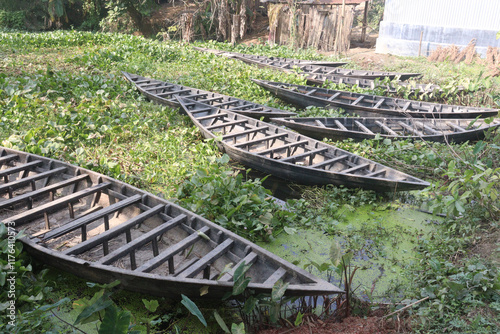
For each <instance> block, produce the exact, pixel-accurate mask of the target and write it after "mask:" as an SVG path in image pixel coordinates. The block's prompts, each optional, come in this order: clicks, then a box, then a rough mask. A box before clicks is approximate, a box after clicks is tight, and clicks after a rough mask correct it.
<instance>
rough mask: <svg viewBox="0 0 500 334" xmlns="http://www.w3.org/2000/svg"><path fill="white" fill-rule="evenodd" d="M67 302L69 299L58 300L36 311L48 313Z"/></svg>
mask: <svg viewBox="0 0 500 334" xmlns="http://www.w3.org/2000/svg"><path fill="white" fill-rule="evenodd" d="M69 301H71V299H69V298H68V297H66V298H63V299H61V300H59V301H58V302H55V303H54V304H49V305H42V306H40V307H39V308H38V309H37V310H39V311H42V312H45V311H49V310H52V309H55V308H58V307H59V306H61V305H62V304H65V303H68V302H69Z"/></svg>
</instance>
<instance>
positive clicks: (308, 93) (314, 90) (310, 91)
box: [304, 89, 317, 96]
mask: <svg viewBox="0 0 500 334" xmlns="http://www.w3.org/2000/svg"><path fill="white" fill-rule="evenodd" d="M316 91H317V89H311V90H309V91H308V92H307V93H306V94H304V95H307V96H309V95H311V94H313V93H315V92H316Z"/></svg>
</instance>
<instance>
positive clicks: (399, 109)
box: [252, 79, 498, 119]
mask: <svg viewBox="0 0 500 334" xmlns="http://www.w3.org/2000/svg"><path fill="white" fill-rule="evenodd" d="M252 80H253V81H254V82H255V83H256V84H258V85H259V86H261V87H263V88H265V89H267V90H268V91H270V92H271V93H273V94H275V95H276V96H278V97H280V98H282V99H283V100H285V101H287V102H290V103H292V104H295V105H297V106H300V107H308V106H318V107H323V108H343V109H345V110H346V111H351V112H355V113H356V114H358V115H360V116H366V117H375V116H391V117H416V118H422V117H426V118H469V119H470V118H476V117H491V116H495V115H497V114H498V109H490V108H477V107H464V106H456V105H448V104H439V103H430V102H422V101H413V100H405V99H397V98H391V97H385V96H376V95H368V94H360V93H352V92H345V91H340V90H332V89H326V88H319V87H311V86H302V85H293V84H287V83H281V82H271V81H265V80H256V79H252Z"/></svg>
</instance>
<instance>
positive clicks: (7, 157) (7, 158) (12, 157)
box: [0, 154, 19, 165]
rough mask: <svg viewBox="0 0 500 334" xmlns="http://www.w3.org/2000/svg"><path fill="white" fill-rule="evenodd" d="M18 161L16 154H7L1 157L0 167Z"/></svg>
mask: <svg viewBox="0 0 500 334" xmlns="http://www.w3.org/2000/svg"><path fill="white" fill-rule="evenodd" d="M15 159H19V156H18V155H17V154H7V155H4V156H2V157H0V165H2V164H5V163H7V162H9V161H12V160H15Z"/></svg>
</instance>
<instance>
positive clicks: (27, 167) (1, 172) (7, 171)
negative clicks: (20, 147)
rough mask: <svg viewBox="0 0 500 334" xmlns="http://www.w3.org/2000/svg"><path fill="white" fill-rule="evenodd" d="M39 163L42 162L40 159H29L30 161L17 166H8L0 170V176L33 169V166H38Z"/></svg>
mask: <svg viewBox="0 0 500 334" xmlns="http://www.w3.org/2000/svg"><path fill="white" fill-rule="evenodd" d="M41 164H42V161H41V160H35V161H31V162H28V163H25V164H23V165H19V166H15V167H11V168H8V169H4V170H0V178H2V177H5V176H8V175H11V174H14V173H18V172H24V171H27V170H30V169H33V168H35V167H37V166H39V165H41Z"/></svg>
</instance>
